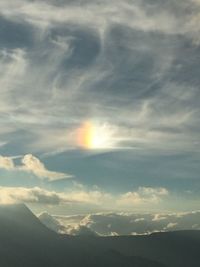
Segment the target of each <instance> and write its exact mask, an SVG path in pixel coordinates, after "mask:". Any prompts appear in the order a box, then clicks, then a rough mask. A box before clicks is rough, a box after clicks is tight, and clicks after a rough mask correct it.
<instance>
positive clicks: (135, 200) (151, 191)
mask: <svg viewBox="0 0 200 267" xmlns="http://www.w3.org/2000/svg"><path fill="white" fill-rule="evenodd" d="M168 195H169V191H168V190H167V189H166V188H152V187H139V189H138V191H135V192H127V193H125V194H122V195H121V197H120V199H119V201H118V203H119V204H120V205H125V206H134V205H142V204H158V203H159V202H160V201H161V200H162V198H163V197H166V196H168Z"/></svg>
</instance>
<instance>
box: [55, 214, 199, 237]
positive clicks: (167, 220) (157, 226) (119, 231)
mask: <svg viewBox="0 0 200 267" xmlns="http://www.w3.org/2000/svg"><path fill="white" fill-rule="evenodd" d="M164 216H165V217H164ZM157 217H159V218H163V219H162V220H153V218H155V214H150V213H149V214H147V213H145V214H142V213H139V214H136V213H128V214H127V213H96V214H88V215H85V216H84V215H79V216H53V218H55V219H56V221H57V223H59V224H61V225H62V226H63V227H65V233H68V234H73V235H79V231H77V230H78V229H80V228H82V229H83V228H84V229H87V231H89V230H90V231H92V232H93V233H96V234H98V235H102V236H107V235H109V236H111V235H113V234H114V233H115V235H146V234H151V233H155V232H164V231H174V230H190V229H200V225H199V223H198V222H199V220H200V212H199V211H196V212H187V213H184V214H183V216H182V217H180V216H178V213H173V214H168V213H166V214H157ZM141 218H142V219H141Z"/></svg>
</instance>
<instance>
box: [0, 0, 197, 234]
mask: <svg viewBox="0 0 200 267" xmlns="http://www.w3.org/2000/svg"><path fill="white" fill-rule="evenodd" d="M199 19H200V1H199V0H181V1H180V0H165V1H162V0H148V1H147V0H124V1H113V0H111V1H104V0H101V1H100V0H94V1H92V0H85V1H82V0H73V1H71V0H65V1H64V0H49V1H42V0H41V1H40V0H38V1H34V0H32V1H31V0H11V1H6V0H0V69H1V72H0V92H1V95H0V125H1V127H0V203H1V204H13V203H25V204H26V205H27V206H28V207H29V208H30V209H31V210H32V211H33V212H34V213H35V214H37V215H38V216H39V217H41V220H44V222H46V224H51V227H52V228H54V230H56V231H57V232H64V233H72V234H76V233H77V232H78V231H81V230H83V231H84V230H86V231H92V232H93V233H95V234H100V235H123V234H132V235H134V234H144V233H150V232H154V231H166V230H170V229H200V224H199V221H200V212H199V211H198V210H199V204H200V177H199V173H200V164H199V160H200V105H199V103H200V89H199V84H200V67H199V66H200V24H199ZM45 211H46V212H45ZM44 212H45V213H44ZM188 217H189V219H188ZM84 227H86V228H87V229H85V228H84ZM122 229H123V230H122Z"/></svg>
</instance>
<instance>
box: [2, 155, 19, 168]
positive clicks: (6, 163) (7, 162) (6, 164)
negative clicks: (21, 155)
mask: <svg viewBox="0 0 200 267" xmlns="http://www.w3.org/2000/svg"><path fill="white" fill-rule="evenodd" d="M0 168H1V169H6V170H13V169H14V168H15V165H14V162H13V160H12V159H11V158H9V157H3V156H0Z"/></svg>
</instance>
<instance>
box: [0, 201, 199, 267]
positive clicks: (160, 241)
mask: <svg viewBox="0 0 200 267" xmlns="http://www.w3.org/2000/svg"><path fill="white" fill-rule="evenodd" d="M199 245H200V232H198V231H183V232H174V233H173V232H171V233H157V234H152V235H149V236H122V237H97V236H85V235H84V236H66V235H59V234H57V233H55V232H53V231H51V230H50V229H48V228H46V226H44V225H43V224H42V223H41V222H40V221H39V219H38V218H36V217H35V216H34V215H33V214H32V212H31V211H30V210H29V209H28V208H27V207H26V206H25V205H9V206H0V266H2V267H93V266H96V267H164V266H165V267H179V266H180V267H186V266H190V267H198V266H199V262H200V256H199V255H198V254H199V253H198V252H199V247H200V246H199Z"/></svg>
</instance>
